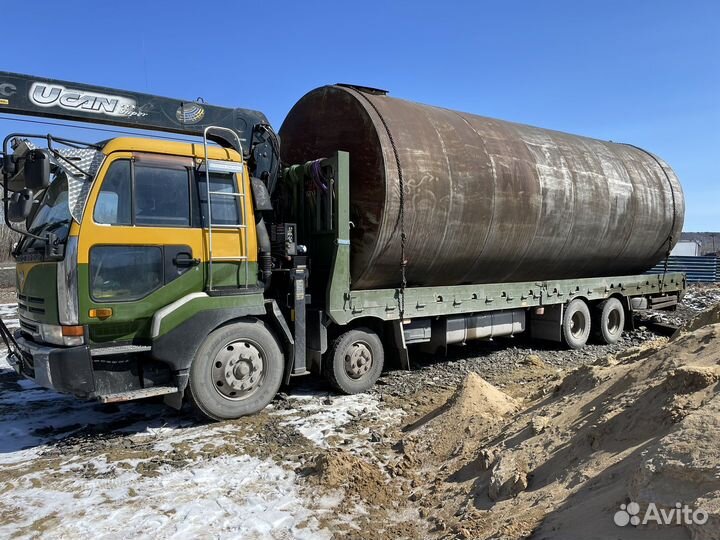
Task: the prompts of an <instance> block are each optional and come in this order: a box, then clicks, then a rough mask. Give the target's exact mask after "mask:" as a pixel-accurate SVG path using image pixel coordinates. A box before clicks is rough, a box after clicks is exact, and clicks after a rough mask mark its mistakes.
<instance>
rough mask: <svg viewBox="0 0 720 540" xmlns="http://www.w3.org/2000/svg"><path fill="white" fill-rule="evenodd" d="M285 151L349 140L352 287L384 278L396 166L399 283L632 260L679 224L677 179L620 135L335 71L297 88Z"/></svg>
mask: <svg viewBox="0 0 720 540" xmlns="http://www.w3.org/2000/svg"><path fill="white" fill-rule="evenodd" d="M280 138H281V149H282V159H283V161H284V162H285V163H299V162H303V161H305V160H309V159H314V158H317V157H324V156H328V155H331V154H332V153H333V152H335V151H337V150H346V151H348V152H350V179H351V186H350V206H351V220H352V227H351V276H352V287H353V288H355V289H369V288H382V287H396V286H398V285H399V284H400V280H401V271H400V262H401V242H400V238H401V230H400V229H401V226H400V223H401V220H400V184H401V181H400V178H401V177H402V185H403V193H404V220H403V221H404V231H405V235H406V238H407V240H406V248H405V258H406V261H407V265H406V274H407V282H408V285H409V286H439V285H457V284H466V283H495V282H517V281H542V280H552V279H564V278H581V277H598V276H615V275H618V276H619V275H626V274H636V273H641V272H644V271H646V270H648V269H649V268H651V267H652V266H653V265H654V264H656V263H657V262H658V261H659V260H661V259H662V258H663V257H664V256H665V254H666V253H667V252H668V250H669V249H670V248H671V247H672V246H673V245H674V243H675V242H676V241H677V239H678V238H679V236H680V231H681V230H682V225H683V219H684V199H683V194H682V188H681V187H680V183H679V181H678V179H677V177H676V176H675V173H674V172H673V171H672V169H671V168H670V167H669V166H668V165H667V164H666V163H665V162H663V161H662V160H661V159H660V158H658V157H656V156H654V155H652V154H650V153H649V152H646V151H645V150H642V149H640V148H636V147H633V146H629V145H624V144H615V143H612V142H605V141H600V140H595V139H590V138H587V137H580V136H576V135H569V134H566V133H561V132H557V131H551V130H547V129H540V128H537V127H531V126H526V125H521V124H516V123H512V122H505V121H502V120H495V119H491V118H484V117H481V116H475V115H472V114H467V113H462V112H456V111H452V110H448V109H442V108H438V107H432V106H428V105H422V104H418V103H413V102H410V101H404V100H401V99H395V98H392V97H389V96H387V95H386V94H385V93H384V92H382V91H377V90H373V89H367V88H362V87H349V86H344V85H335V86H324V87H321V88H318V89H316V90H313V91H311V92H309V93H308V94H306V95H305V96H304V97H303V98H302V99H301V100H300V101H299V102H298V103H297V104H296V105H295V106H294V107H293V108H292V110H291V111H290V112H289V114H288V116H287V118H286V119H285V121H284V123H283V125H282V127H281V129H280Z"/></svg>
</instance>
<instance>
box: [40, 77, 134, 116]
mask: <svg viewBox="0 0 720 540" xmlns="http://www.w3.org/2000/svg"><path fill="white" fill-rule="evenodd" d="M29 97H30V101H31V102H32V103H34V104H35V105H38V106H40V107H60V108H61V109H65V110H68V111H85V112H89V113H97V114H107V115H109V116H121V117H128V116H146V113H143V112H141V111H140V110H139V109H138V107H137V104H136V102H135V100H134V99H130V98H126V97H122V96H112V95H108V94H99V93H95V92H82V91H80V90H73V89H72V88H65V87H64V86H60V85H58V84H46V83H39V82H36V83H33V85H32V86H31V87H30V96H29Z"/></svg>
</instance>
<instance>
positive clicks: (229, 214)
mask: <svg viewBox="0 0 720 540" xmlns="http://www.w3.org/2000/svg"><path fill="white" fill-rule="evenodd" d="M196 178H197V190H198V198H199V199H200V212H201V214H200V215H201V216H202V222H203V224H204V225H205V226H206V227H207V223H208V220H207V184H206V179H205V173H204V172H198V173H197V174H196ZM210 191H216V192H221V193H235V192H237V188H236V185H235V175H233V174H223V173H213V172H211V173H210ZM210 198H211V200H212V209H211V211H212V222H213V225H241V224H242V221H241V215H240V198H239V197H233V196H229V195H210Z"/></svg>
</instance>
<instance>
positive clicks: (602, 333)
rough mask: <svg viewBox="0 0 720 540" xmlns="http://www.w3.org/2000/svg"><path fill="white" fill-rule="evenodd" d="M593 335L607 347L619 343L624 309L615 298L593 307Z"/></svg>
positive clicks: (622, 327)
mask: <svg viewBox="0 0 720 540" xmlns="http://www.w3.org/2000/svg"><path fill="white" fill-rule="evenodd" d="M594 326H595V334H596V335H597V337H598V338H599V339H601V340H602V341H603V342H605V343H607V344H608V345H613V344H615V343H617V342H618V341H620V338H621V337H622V333H623V329H624V328H625V308H623V305H622V303H621V302H620V300H618V299H617V298H608V299H607V300H605V301H603V302H600V303H599V304H598V305H597V306H596V307H595V321H594Z"/></svg>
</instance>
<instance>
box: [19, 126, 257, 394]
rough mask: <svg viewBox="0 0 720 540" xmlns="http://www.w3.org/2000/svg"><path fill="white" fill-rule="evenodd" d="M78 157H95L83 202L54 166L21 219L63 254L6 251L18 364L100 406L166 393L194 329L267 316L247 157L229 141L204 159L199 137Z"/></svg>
mask: <svg viewBox="0 0 720 540" xmlns="http://www.w3.org/2000/svg"><path fill="white" fill-rule="evenodd" d="M89 152H94V153H95V154H97V155H96V156H94V158H93V159H94V160H95V162H96V163H97V164H98V165H97V167H96V172H95V173H94V178H93V179H92V180H89V181H87V182H86V185H84V186H82V189H86V190H87V194H86V196H85V202H84V204H82V203H81V205H82V210H81V211H78V209H77V208H75V209H72V210H71V208H70V205H69V202H70V200H71V199H72V197H69V196H68V179H67V178H66V177H65V176H64V175H63V174H62V172H59V173H58V174H57V176H56V178H54V179H53V181H52V183H51V187H50V188H49V189H48V190H47V193H46V194H45V197H44V200H43V202H42V204H41V206H40V210H39V211H38V212H37V213H36V214H35V215H34V217H33V219H32V220H31V222H30V223H29V226H28V230H29V231H31V232H34V233H36V234H39V233H43V232H46V231H49V230H52V231H53V232H54V239H55V243H56V247H62V248H63V249H62V252H63V257H62V260H56V259H57V257H53V256H49V257H48V256H46V255H45V248H44V245H42V242H40V241H39V240H37V239H33V238H25V239H23V240H22V241H21V242H20V244H19V245H18V247H17V248H16V256H17V260H18V262H17V294H18V315H19V319H20V328H21V335H20V336H19V337H17V338H16V339H17V341H18V345H19V346H20V348H21V349H23V350H25V351H27V352H29V353H30V355H24V356H23V359H24V361H23V362H21V369H22V370H23V372H24V373H25V374H26V375H28V376H31V377H33V378H34V379H35V380H37V381H38V382H40V383H41V384H43V385H45V386H50V387H53V388H55V389H57V390H60V391H64V392H71V393H74V394H77V395H80V396H87V397H99V398H101V399H103V400H104V401H112V400H122V399H127V398H130V397H140V396H148V395H158V394H163V393H166V394H168V393H170V390H173V389H175V391H176V392H177V383H178V381H177V378H178V377H181V378H182V377H183V376H185V373H184V372H186V371H187V369H188V367H189V360H191V359H192V357H193V354H194V352H195V351H194V349H197V346H198V342H199V341H200V340H201V338H200V337H199V334H203V337H204V335H206V334H207V333H208V331H209V329H210V330H212V329H213V328H214V327H216V326H217V325H218V324H222V323H224V322H225V321H227V320H232V319H234V318H239V317H241V316H244V315H254V316H258V315H261V316H265V315H266V310H267V307H266V305H265V299H264V295H263V292H264V287H263V283H261V282H259V281H258V279H259V273H258V248H257V233H256V222H255V217H254V212H253V201H252V199H253V198H252V197H250V192H251V188H250V177H249V174H248V170H247V166H246V164H245V163H244V161H243V159H242V157H241V156H240V155H239V154H238V153H237V152H236V151H234V150H229V149H223V148H218V147H210V148H209V149H208V156H207V159H206V157H205V155H204V149H203V145H201V144H200V145H198V144H185V143H178V142H165V141H158V140H153V139H136V138H119V139H113V140H111V141H108V142H106V143H104V144H103V145H102V147H101V148H99V149H91V150H89ZM206 163H207V164H209V168H210V171H209V178H210V192H211V195H210V197H211V199H212V212H213V216H212V219H213V227H212V228H209V227H207V226H206V223H207V219H208V216H207V206H208V205H207V189H206V186H205V180H206V174H205V171H204V167H205V164H206ZM70 187H71V189H73V188H74V189H77V187H76V186H73V185H72V184H71V186H70ZM76 206H78V205H77V201H76ZM73 211H74V213H73ZM210 242H212V261H211V257H210V255H211V253H210V249H211V246H210ZM36 248H37V249H36ZM209 282H211V283H212V289H213V290H212V291H208V290H207V289H208V287H207V285H208V283H209ZM30 356H31V357H32V359H30ZM173 393H175V392H173Z"/></svg>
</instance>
